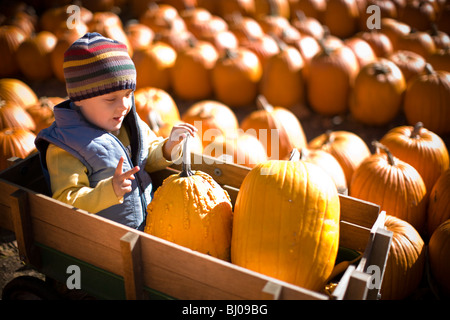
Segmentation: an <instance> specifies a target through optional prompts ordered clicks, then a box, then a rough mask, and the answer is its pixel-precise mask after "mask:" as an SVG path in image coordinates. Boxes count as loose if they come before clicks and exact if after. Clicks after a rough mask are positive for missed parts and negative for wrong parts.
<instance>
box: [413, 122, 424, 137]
mask: <svg viewBox="0 0 450 320" xmlns="http://www.w3.org/2000/svg"><path fill="white" fill-rule="evenodd" d="M422 128H423V123H422V122H417V123H416V124H415V125H414V129H413V131H412V132H411V138H413V139H414V138H418V137H419V136H420V130H421V129H422Z"/></svg>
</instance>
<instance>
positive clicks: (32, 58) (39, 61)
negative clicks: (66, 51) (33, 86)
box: [16, 31, 57, 81]
mask: <svg viewBox="0 0 450 320" xmlns="http://www.w3.org/2000/svg"><path fill="white" fill-rule="evenodd" d="M56 42H57V38H56V36H55V35H54V34H53V33H51V32H49V31H41V32H39V33H37V34H36V35H33V36H32V37H30V38H27V39H26V40H25V41H23V42H22V43H21V44H20V46H19V47H18V48H17V52H16V59H17V64H18V65H19V69H20V71H21V72H22V74H24V75H25V77H26V78H27V79H28V80H31V81H43V80H48V79H50V78H51V77H53V70H52V67H51V57H50V55H51V52H52V51H53V49H54V47H55V45H56Z"/></svg>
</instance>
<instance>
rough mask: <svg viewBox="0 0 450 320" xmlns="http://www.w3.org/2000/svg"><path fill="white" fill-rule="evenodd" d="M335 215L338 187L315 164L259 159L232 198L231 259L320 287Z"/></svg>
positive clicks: (331, 253)
mask: <svg viewBox="0 0 450 320" xmlns="http://www.w3.org/2000/svg"><path fill="white" fill-rule="evenodd" d="M339 216H340V206H339V196H338V192H337V190H336V186H335V185H334V183H333V181H332V180H331V178H330V177H329V176H328V175H327V174H326V173H325V172H324V171H323V170H321V169H320V168H319V167H317V166H316V165H313V164H310V163H307V162H304V161H285V160H269V161H267V162H264V163H261V164H258V165H257V166H256V167H254V168H253V169H252V170H251V171H250V172H249V173H248V174H247V175H246V177H245V178H244V180H243V182H242V185H241V187H240V189H239V193H238V196H237V199H236V204H235V209H234V217H233V234H232V240H231V262H232V263H234V264H237V265H239V266H242V267H245V268H248V269H250V270H253V271H256V272H260V273H262V274H265V275H268V276H271V277H275V278H277V279H280V280H283V281H286V282H289V283H293V284H295V285H298V286H301V287H303V288H306V289H310V290H315V291H319V290H321V289H322V288H323V286H324V285H325V282H326V280H327V278H328V277H329V276H330V274H331V272H332V270H333V267H334V262H335V259H336V255H337V249H338V242H339Z"/></svg>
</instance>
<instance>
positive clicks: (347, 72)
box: [306, 40, 359, 116]
mask: <svg viewBox="0 0 450 320" xmlns="http://www.w3.org/2000/svg"><path fill="white" fill-rule="evenodd" d="M319 43H320V44H321V47H322V51H321V52H320V53H318V54H316V55H315V56H314V57H313V58H312V59H311V61H310V63H309V66H308V81H307V85H306V87H307V97H308V100H309V103H310V105H311V108H312V109H313V110H314V111H315V112H317V113H319V114H321V115H325V116H331V115H337V114H341V113H345V112H346V111H347V110H348V98H349V94H350V90H351V87H352V86H353V83H354V80H355V78H356V76H357V74H358V72H359V64H358V60H357V59H356V57H355V54H354V53H353V51H352V50H351V49H350V48H349V47H347V46H345V45H339V46H331V45H326V44H325V43H324V41H322V40H320V41H319Z"/></svg>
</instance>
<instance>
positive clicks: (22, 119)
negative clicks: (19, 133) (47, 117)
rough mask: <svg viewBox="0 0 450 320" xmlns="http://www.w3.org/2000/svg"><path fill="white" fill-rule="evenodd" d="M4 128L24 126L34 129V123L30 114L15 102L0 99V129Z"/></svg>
mask: <svg viewBox="0 0 450 320" xmlns="http://www.w3.org/2000/svg"><path fill="white" fill-rule="evenodd" d="M5 128H24V129H27V130H30V131H34V130H35V129H36V123H35V122H34V120H33V118H32V117H31V115H30V114H29V113H28V112H27V111H26V110H25V109H24V108H23V107H21V106H19V105H18V104H17V103H15V102H13V101H5V100H0V129H5Z"/></svg>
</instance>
